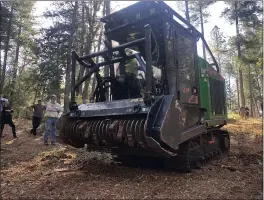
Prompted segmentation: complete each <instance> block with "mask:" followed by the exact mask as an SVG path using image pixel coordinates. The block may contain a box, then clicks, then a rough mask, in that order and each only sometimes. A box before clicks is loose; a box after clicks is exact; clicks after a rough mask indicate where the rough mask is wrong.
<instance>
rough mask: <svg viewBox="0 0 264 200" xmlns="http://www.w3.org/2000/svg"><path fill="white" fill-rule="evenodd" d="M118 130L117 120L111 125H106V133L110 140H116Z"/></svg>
mask: <svg viewBox="0 0 264 200" xmlns="http://www.w3.org/2000/svg"><path fill="white" fill-rule="evenodd" d="M118 129H119V120H115V121H114V122H112V123H111V124H108V126H107V131H108V135H109V138H110V139H111V140H113V141H114V140H117V134H118Z"/></svg>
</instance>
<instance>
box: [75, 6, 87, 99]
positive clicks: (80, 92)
mask: <svg viewBox="0 0 264 200" xmlns="http://www.w3.org/2000/svg"><path fill="white" fill-rule="evenodd" d="M84 19H85V12H84V1H82V25H81V27H82V32H81V44H80V55H81V56H83V55H84V35H85V20H84ZM83 73H84V67H83V66H82V65H80V71H79V75H78V80H80V79H81V78H82V77H83ZM79 94H82V85H81V86H80V87H79V89H78V94H77V95H79Z"/></svg>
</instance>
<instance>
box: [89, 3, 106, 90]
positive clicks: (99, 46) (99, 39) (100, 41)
mask: <svg viewBox="0 0 264 200" xmlns="http://www.w3.org/2000/svg"><path fill="white" fill-rule="evenodd" d="M105 12H106V4H104V8H103V16H104V15H105ZM103 32H104V29H103V26H101V28H100V33H99V38H98V45H97V52H98V51H100V50H101V45H102V38H103ZM98 62H99V57H97V58H96V63H98ZM95 83H96V78H95V75H94V76H93V79H92V89H91V94H93V92H94V89H95Z"/></svg>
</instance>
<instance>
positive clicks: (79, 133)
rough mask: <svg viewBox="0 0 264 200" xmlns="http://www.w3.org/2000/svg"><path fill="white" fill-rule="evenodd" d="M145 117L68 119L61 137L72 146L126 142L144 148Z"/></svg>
mask: <svg viewBox="0 0 264 200" xmlns="http://www.w3.org/2000/svg"><path fill="white" fill-rule="evenodd" d="M145 121H146V119H143V118H137V119H115V120H111V119H103V120H91V121H86V120H76V121H69V122H68V124H67V125H66V126H65V127H64V129H63V132H62V136H63V138H64V139H65V140H66V141H67V142H68V143H70V144H71V145H74V146H80V145H82V146H83V145H84V144H89V143H93V144H95V145H98V146H100V145H109V146H113V145H114V144H118V143H119V144H121V143H122V144H126V145H128V146H129V147H132V148H134V147H140V148H145V147H146V142H145Z"/></svg>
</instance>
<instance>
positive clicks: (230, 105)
mask: <svg viewBox="0 0 264 200" xmlns="http://www.w3.org/2000/svg"><path fill="white" fill-rule="evenodd" d="M230 79H231V76H230V75H229V76H228V87H229V89H230V91H231V81H230ZM229 109H230V110H232V99H231V98H230V101H229Z"/></svg>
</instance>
